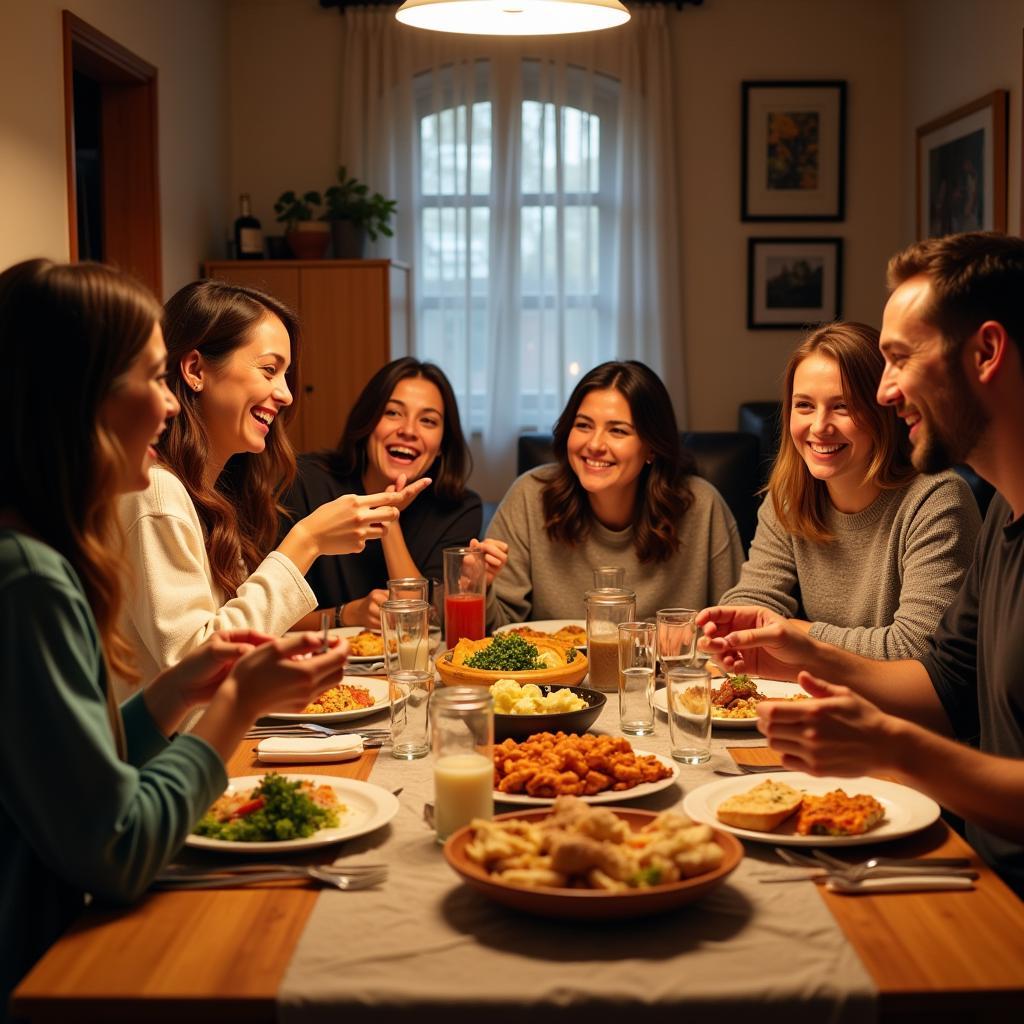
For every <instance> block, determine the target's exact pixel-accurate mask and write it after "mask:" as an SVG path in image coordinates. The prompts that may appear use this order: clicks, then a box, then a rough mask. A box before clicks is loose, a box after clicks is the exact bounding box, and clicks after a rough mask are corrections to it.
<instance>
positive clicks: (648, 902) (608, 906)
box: [444, 797, 743, 920]
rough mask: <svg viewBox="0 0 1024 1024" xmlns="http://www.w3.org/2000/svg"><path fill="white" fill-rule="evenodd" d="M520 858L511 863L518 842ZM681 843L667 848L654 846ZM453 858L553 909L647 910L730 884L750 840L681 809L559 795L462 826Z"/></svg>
mask: <svg viewBox="0 0 1024 1024" xmlns="http://www.w3.org/2000/svg"><path fill="white" fill-rule="evenodd" d="M510 843H512V844H514V845H515V847H516V850H517V852H518V853H519V856H517V858H516V861H517V864H516V866H515V867H511V866H509V865H508V864H507V850H508V846H509V844H510ZM656 847H657V848H660V849H661V850H664V849H665V848H666V847H668V848H669V849H671V850H672V853H671V855H669V856H667V857H666V856H659V855H658V854H657V853H656V852H655V848H656ZM444 856H445V860H447V861H448V864H449V866H450V867H451V868H452V870H453V871H455V872H456V873H457V874H458V875H459V876H460V877H461V878H462V879H463V881H464V882H466V883H467V884H468V885H470V886H472V887H473V888H475V889H477V890H479V891H480V892H482V893H483V894H484V895H486V896H488V897H489V898H490V899H493V900H496V901H497V902H498V903H502V904H504V905H506V906H509V907H514V908H515V909H517V910H523V911H526V912H527V913H531V914H539V915H541V916H544V917H556V918H574V919H582V920H596V919H602V918H603V919H614V918H628V917H641V916H643V915H646V914H655V913H660V912H662V911H665V910H671V909H673V908H675V907H679V906H683V905H684V904H687V903H692V902H693V901H695V900H698V899H700V898H701V897H702V896H704V895H705V894H706V893H708V892H710V891H711V890H712V889H714V888H716V887H717V886H719V885H721V884H722V882H724V881H725V879H726V877H727V876H728V875H729V873H730V872H732V871H733V870H734V869H735V867H736V865H737V864H739V862H740V860H741V859H742V858H743V847H742V844H741V843H740V842H739V841H738V840H736V839H734V838H733V837H732V836H730V835H728V834H727V833H725V832H722V831H721V830H719V829H714V828H709V827H708V826H706V825H698V824H695V823H694V822H692V821H690V820H689V819H688V818H685V817H684V816H683V815H681V814H678V813H676V812H673V811H664V812H662V813H660V814H657V813H655V812H654V811H641V810H633V809H616V810H612V809H610V808H606V807H598V808H592V807H588V806H587V805H586V804H585V803H583V802H582V801H581V800H577V799H575V798H574V797H560V798H559V799H558V801H557V802H556V803H555V805H554V806H553V807H550V808H548V809H546V810H539V811H517V812H514V813H512V814H499V815H497V816H496V817H495V818H493V819H492V820H488V821H484V820H479V819H478V820H477V821H475V822H473V823H472V824H470V825H467V826H466V827H465V828H461V829H459V830H458V831H457V832H455V833H454V834H453V835H451V836H450V837H449V838H448V841H447V842H446V843H445V845H444Z"/></svg>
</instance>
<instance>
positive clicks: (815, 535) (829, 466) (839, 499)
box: [719, 322, 980, 658]
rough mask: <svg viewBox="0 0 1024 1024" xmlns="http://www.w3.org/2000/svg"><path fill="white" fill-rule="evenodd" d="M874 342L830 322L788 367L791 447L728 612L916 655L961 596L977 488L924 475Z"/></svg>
mask: <svg viewBox="0 0 1024 1024" xmlns="http://www.w3.org/2000/svg"><path fill="white" fill-rule="evenodd" d="M883 365H884V361H883V359H882V355H881V353H880V352H879V349H878V332H877V331H876V330H875V329H874V328H872V327H867V326H865V325H864V324H858V323H842V322H840V323H833V324H826V325H825V326H823V327H819V328H817V329H816V330H814V331H813V332H811V334H809V335H808V336H807V337H806V338H805V339H804V341H803V342H802V343H801V344H800V346H799V347H798V348H797V349H796V351H795V352H794V353H793V355H792V356H791V357H790V360H789V364H788V366H787V368H786V375H785V385H784V393H783V410H784V416H785V417H787V420H788V437H786V436H784V438H783V441H782V444H781V445H780V448H779V454H778V457H777V458H776V460H775V466H774V468H773V469H772V474H771V478H770V480H769V482H768V487H767V492H768V493H767V497H766V499H765V501H764V503H763V504H762V505H761V509H760V512H759V514H758V524H757V532H756V534H755V535H754V540H753V543H752V544H751V546H750V558H749V559H748V561H747V562H746V564H745V565H744V566H743V570H742V572H741V573H740V580H739V583H737V584H736V586H735V587H733V588H732V589H730V590H728V591H726V592H725V593H724V594H723V595H722V597H721V600H720V601H719V604H722V605H756V606H758V607H762V608H770V609H771V610H772V611H775V612H778V613H779V614H781V615H785V616H787V617H789V618H792V619H794V620H796V621H798V622H800V623H801V624H802V625H803V626H804V627H806V628H807V629H808V630H809V631H810V633H811V635H812V636H814V637H817V638H819V639H821V640H824V641H826V642H827V643H831V644H835V645H836V646H838V647H844V648H846V649H847V650H851V651H855V652H856V653H858V654H863V655H866V656H867V657H872V658H913V657H916V656H917V655H919V654H921V653H923V652H924V650H925V648H926V646H927V643H928V637H929V636H930V635H931V634H932V633H933V632H934V630H935V627H936V625H937V624H938V621H939V618H940V617H941V616H942V613H943V612H944V611H945V610H946V606H947V605H948V604H949V602H950V601H951V600H952V599H953V596H954V595H955V594H956V592H957V589H958V588H959V586H960V581H961V579H962V577H963V575H964V572H965V571H966V570H967V567H968V565H969V564H970V561H971V557H972V554H973V551H974V541H975V538H976V536H977V533H978V529H979V526H980V517H979V515H978V507H977V504H976V503H975V501H974V497H973V495H972V494H971V491H970V489H969V488H968V486H967V484H966V483H964V481H963V480H962V479H961V478H960V477H959V476H957V475H956V474H955V473H953V472H945V473H939V474H937V475H935V476H924V475H920V474H918V473H917V471H916V470H915V469H914V467H913V465H912V464H911V461H910V443H909V439H908V436H907V433H906V431H905V429H904V428H903V427H902V425H901V424H900V423H899V422H898V416H897V413H896V410H895V409H893V408H892V407H891V406H881V405H879V404H878V403H877V401H876V400H875V391H876V389H877V387H878V382H879V380H880V379H881V375H882V368H883Z"/></svg>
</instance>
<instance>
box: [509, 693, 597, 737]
mask: <svg viewBox="0 0 1024 1024" xmlns="http://www.w3.org/2000/svg"><path fill="white" fill-rule="evenodd" d="M491 696H492V697H493V698H494V738H495V740H497V741H498V742H501V741H502V740H506V739H510V738H511V739H514V740H518V739H526V737H527V736H532V735H533V734H534V733H536V732H574V733H584V732H586V731H587V730H588V729H589V728H590V727H591V726H592V725H593V724H594V722H596V721H597V719H598V716H599V715H600V714H601V711H602V710H603V708H604V706H605V704H606V703H607V700H608V698H607V697H606V696H605V695H604V694H603V693H601V692H600V691H598V690H589V689H587V688H586V687H584V686H558V685H543V686H538V685H537V684H536V683H526V684H520V683H518V682H516V680H514V679H499V680H498V681H497V682H496V683H493V684H492V685H491Z"/></svg>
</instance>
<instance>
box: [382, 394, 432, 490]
mask: <svg viewBox="0 0 1024 1024" xmlns="http://www.w3.org/2000/svg"><path fill="white" fill-rule="evenodd" d="M443 437H444V400H443V399H442V397H441V392H440V391H439V390H438V388H437V385H436V384H434V383H432V382H431V381H429V380H427V379H426V378H424V377H406V378H404V379H403V380H400V381H399V382H398V383H397V384H396V385H395V389H394V391H392V392H391V397H390V398H389V399H388V402H387V405H386V406H385V407H384V412H383V414H382V415H381V418H380V420H379V421H378V422H377V426H376V427H374V430H373V433H372V434H371V435H370V436H369V437H368V438H367V439H366V468H367V486H368V487H372V488H373V489H374V490H378V489H383V488H384V487H386V486H388V485H389V484H393V483H394V482H395V481H396V480H397V479H398V477H399V476H400V475H402V474H403V473H404V474H405V476H406V477H407V480H408V481H409V482H411V481H413V480H418V479H419V478H420V477H421V476H423V475H424V474H425V473H426V472H427V470H428V469H429V468H430V467H431V465H433V462H434V460H435V459H436V458H437V455H438V452H440V450H441V440H442V438H443Z"/></svg>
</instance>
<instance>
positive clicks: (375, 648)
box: [348, 629, 384, 658]
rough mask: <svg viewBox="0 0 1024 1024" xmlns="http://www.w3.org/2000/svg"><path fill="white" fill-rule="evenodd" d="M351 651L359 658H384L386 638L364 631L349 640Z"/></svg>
mask: <svg viewBox="0 0 1024 1024" xmlns="http://www.w3.org/2000/svg"><path fill="white" fill-rule="evenodd" d="M348 646H349V650H350V651H351V652H352V654H353V655H355V657H357V658H381V657H383V656H384V637H382V636H381V635H380V633H371V632H370V631H369V630H368V629H364V630H363V631H362V632H361V633H356V635H355V636H350V637H349V638H348Z"/></svg>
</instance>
